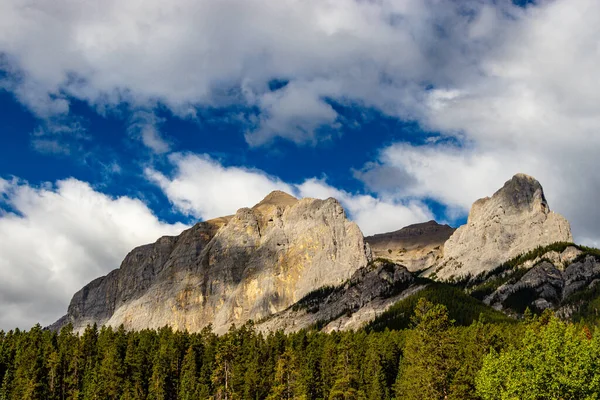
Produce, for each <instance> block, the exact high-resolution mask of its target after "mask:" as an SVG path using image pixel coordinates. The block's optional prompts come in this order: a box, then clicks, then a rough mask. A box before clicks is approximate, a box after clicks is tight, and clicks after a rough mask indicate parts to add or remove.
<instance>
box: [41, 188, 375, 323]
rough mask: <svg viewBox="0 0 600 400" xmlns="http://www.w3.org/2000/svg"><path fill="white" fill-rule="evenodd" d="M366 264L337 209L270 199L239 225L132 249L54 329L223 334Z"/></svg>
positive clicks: (232, 219)
mask: <svg viewBox="0 0 600 400" xmlns="http://www.w3.org/2000/svg"><path fill="white" fill-rule="evenodd" d="M369 261H370V250H369V247H368V245H366V244H365V242H364V241H363V236H362V233H361V232H360V229H359V228H358V226H357V225H356V224H354V223H353V222H350V221H349V220H348V219H347V218H346V215H345V212H344V210H343V208H342V206H341V205H340V204H339V203H338V202H337V200H335V199H332V198H330V199H327V200H317V199H301V200H297V199H295V198H294V197H292V196H290V195H288V194H285V193H283V192H273V193H271V194H270V195H269V196H267V197H266V198H265V199H264V200H263V201H261V202H260V203H259V204H257V205H255V206H254V207H252V208H242V209H240V210H238V211H237V213H236V214H235V215H233V216H229V217H223V218H219V219H216V220H211V221H206V222H200V223H198V224H196V225H195V226H194V227H192V228H190V229H188V230H186V231H184V232H183V233H182V234H181V235H179V236H176V237H163V238H160V239H159V240H158V241H157V242H156V243H154V244H149V245H145V246H141V247H138V248H136V249H134V250H133V251H132V252H131V253H130V254H128V255H127V257H126V258H125V260H124V261H123V263H122V264H121V267H120V268H119V269H117V270H114V271H112V272H111V273H109V274H108V275H107V276H105V277H102V278H98V279H96V280H94V281H92V282H91V283H89V284H88V285H86V286H85V287H84V288H83V289H81V290H80V291H79V292H77V293H76V294H75V295H74V296H73V299H72V300H71V304H70V305H69V308H68V313H67V315H66V316H65V317H63V318H61V319H60V320H59V321H57V323H56V324H55V325H54V326H53V328H58V327H60V326H61V325H64V324H66V323H68V322H71V323H73V325H74V327H75V329H78V330H81V329H82V328H84V327H85V326H86V325H87V324H88V323H94V322H95V323H98V324H106V325H111V326H118V325H120V324H123V325H124V326H125V327H126V328H128V329H142V328H158V327H161V326H164V325H170V326H172V327H174V328H175V329H188V330H190V331H198V330H200V329H201V328H203V327H205V326H207V325H208V324H212V325H213V327H214V329H215V331H217V332H223V331H224V330H226V329H228V327H229V326H230V325H231V324H233V323H235V324H241V323H244V322H245V321H247V320H249V319H260V318H263V317H265V316H268V315H271V314H273V313H276V312H279V311H282V310H284V309H286V308H287V307H288V306H290V305H291V304H293V303H294V302H296V301H298V300H299V299H300V298H302V297H303V296H304V295H306V294H307V293H308V292H310V291H312V290H314V289H315V288H318V287H321V286H325V285H339V284H340V283H342V282H344V281H346V280H347V279H349V278H350V277H351V276H352V274H353V273H354V272H355V271H356V270H358V269H359V268H361V267H365V266H366V265H367V263H368V262H369Z"/></svg>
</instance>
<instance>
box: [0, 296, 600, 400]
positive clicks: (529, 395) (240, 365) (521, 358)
mask: <svg viewBox="0 0 600 400" xmlns="http://www.w3.org/2000/svg"><path fill="white" fill-rule="evenodd" d="M598 371H600V330H598V329H595V328H593V327H590V326H588V325H586V324H584V323H579V324H573V323H567V322H563V321H561V320H559V319H558V318H556V317H555V316H553V315H552V314H551V313H549V312H546V313H543V314H541V315H537V316H535V315H530V314H529V313H528V314H527V315H526V317H525V318H524V319H523V320H521V321H519V322H514V321H494V322H486V321H485V316H484V315H483V314H482V315H481V317H480V318H479V319H478V320H476V321H474V322H472V323H471V324H469V325H466V326H464V325H462V326H459V325H457V324H456V323H455V322H454V321H453V320H452V319H451V318H450V316H449V314H448V310H447V308H446V307H445V306H444V305H441V304H434V303H432V302H430V301H428V300H426V299H424V298H422V299H420V300H419V301H418V302H417V303H416V305H415V307H414V312H413V315H412V317H411V323H410V327H409V328H408V329H401V330H389V329H384V330H380V331H375V330H369V329H364V330H360V331H356V332H333V333H321V332H317V331H300V332H297V333H293V334H284V333H282V332H276V333H270V334H267V335H264V334H261V333H258V332H256V330H255V329H254V328H253V326H252V324H251V323H249V324H246V325H244V326H241V327H238V328H235V327H233V328H232V329H230V331H229V332H228V333H226V334H224V335H216V334H214V333H213V332H212V331H211V329H210V328H206V329H204V330H203V331H202V332H200V333H194V334H190V333H186V332H179V331H173V330H172V329H170V328H167V327H165V328H162V329H160V330H158V331H155V330H143V331H137V332H130V331H125V330H124V329H122V328H120V329H116V330H114V329H112V328H106V327H103V328H101V329H98V328H97V327H95V326H94V327H88V328H87V329H86V330H85V332H83V333H82V334H81V335H78V334H74V333H73V331H72V328H71V327H70V326H66V327H64V328H63V329H62V330H61V331H60V332H58V333H57V332H53V331H50V330H45V329H42V328H41V327H40V326H39V325H38V326H35V327H33V328H32V329H31V330H29V331H20V330H14V331H9V332H0V380H1V382H2V384H1V388H0V399H2V400H5V399H6V400H8V399H15V400H16V399H19V400H22V399H86V400H88V399H173V400H175V399H182V400H183V399H185V400H190V399H228V400H233V399H269V400H271V399H273V400H274V399H307V400H308V399H369V400H371V399H597V398H599V394H600V374H599V373H598Z"/></svg>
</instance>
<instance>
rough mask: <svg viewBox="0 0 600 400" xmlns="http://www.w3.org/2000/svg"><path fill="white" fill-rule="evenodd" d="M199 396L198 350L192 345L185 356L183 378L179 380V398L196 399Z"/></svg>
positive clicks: (184, 399)
mask: <svg viewBox="0 0 600 400" xmlns="http://www.w3.org/2000/svg"><path fill="white" fill-rule="evenodd" d="M198 398H199V390H198V376H197V366H196V352H195V351H194V348H193V347H192V346H190V347H189V348H188V350H187V352H186V353H185V357H184V358H183V365H182V368H181V378H180V380H179V391H178V399H179V400H196V399H198Z"/></svg>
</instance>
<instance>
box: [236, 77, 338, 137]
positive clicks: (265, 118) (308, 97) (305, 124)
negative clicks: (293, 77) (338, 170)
mask: <svg viewBox="0 0 600 400" xmlns="http://www.w3.org/2000/svg"><path fill="white" fill-rule="evenodd" d="M323 86H327V82H325V83H324V84H322V83H321V84H320V83H319V82H312V83H311V84H306V85H302V86H300V85H297V84H295V83H291V84H288V85H287V86H285V87H284V88H283V89H280V90H277V91H275V92H272V93H266V94H264V95H263V96H262V97H261V98H260V100H259V103H258V104H259V105H260V108H261V110H262V111H263V113H262V115H261V117H260V120H259V122H258V127H257V128H256V129H255V130H253V131H250V132H248V133H247V134H246V140H247V141H248V143H249V144H250V145H252V146H259V145H263V144H265V143H268V142H269V141H270V140H272V139H273V138H275V137H282V138H285V139H288V140H291V141H293V142H296V143H298V144H302V143H305V142H309V143H312V144H316V143H317V142H318V141H319V140H322V139H323V137H321V136H319V135H318V132H317V130H318V129H319V128H320V127H323V126H327V127H334V128H335V127H336V126H335V125H336V124H335V121H336V119H337V113H336V112H335V110H334V109H333V107H331V105H329V104H327V102H325V100H324V99H323V97H324V96H325V93H327V92H330V91H328V90H325V89H326V88H325V87H323Z"/></svg>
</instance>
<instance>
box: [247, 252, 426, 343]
mask: <svg viewBox="0 0 600 400" xmlns="http://www.w3.org/2000/svg"><path fill="white" fill-rule="evenodd" d="M414 282H415V279H414V277H413V275H412V274H411V273H410V272H409V271H408V270H407V269H406V268H405V267H404V266H401V265H398V264H394V263H389V262H384V261H379V260H376V261H374V262H373V263H372V264H370V265H368V266H367V267H363V268H360V269H359V270H358V271H356V272H355V273H354V275H353V276H352V277H351V278H350V279H349V280H348V281H347V282H346V283H344V284H343V285H340V286H338V287H329V288H327V287H325V288H321V289H320V290H317V291H314V292H312V293H310V294H309V295H308V296H307V297H305V298H303V299H301V300H300V301H299V302H298V303H296V304H294V305H293V306H292V307H289V308H288V309H286V310H284V311H282V312H280V313H277V314H274V315H272V316H271V317H269V318H267V319H266V320H264V321H261V322H260V323H259V324H258V325H257V328H258V329H259V330H261V331H264V332H269V331H273V330H278V329H283V330H284V331H286V332H294V331H298V330H300V329H305V328H309V327H311V326H319V327H320V328H322V329H323V330H324V331H326V332H327V331H332V330H348V329H358V328H360V327H362V326H363V325H364V324H366V323H367V322H369V321H372V320H373V319H374V318H375V317H377V316H378V315H379V314H381V313H383V312H385V311H386V310H387V309H388V308H389V307H390V306H391V305H393V304H394V303H396V302H397V301H399V300H401V299H402V298H404V297H407V296H409V295H411V294H414V293H416V292H417V291H418V290H419V289H421V288H422V287H424V286H423V285H414Z"/></svg>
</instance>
